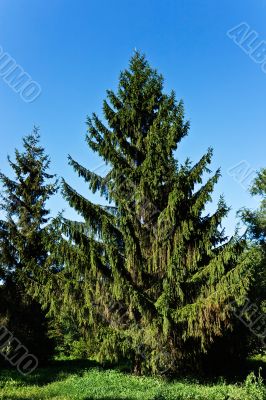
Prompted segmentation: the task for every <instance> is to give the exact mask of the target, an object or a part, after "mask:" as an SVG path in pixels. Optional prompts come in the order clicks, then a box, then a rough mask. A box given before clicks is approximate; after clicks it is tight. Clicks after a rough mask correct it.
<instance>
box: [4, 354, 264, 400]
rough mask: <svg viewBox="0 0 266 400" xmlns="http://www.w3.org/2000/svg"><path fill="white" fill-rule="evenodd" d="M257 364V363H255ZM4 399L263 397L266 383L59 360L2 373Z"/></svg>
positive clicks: (233, 399) (222, 399)
mask: <svg viewBox="0 0 266 400" xmlns="http://www.w3.org/2000/svg"><path fill="white" fill-rule="evenodd" d="M254 365H255V364H254ZM0 399H3V400H37V399H38V400H44V399H55V400H70V399H71V400H75V399H76V400H96V399H97V400H114V399H117V400H264V399H266V391H265V386H264V385H263V383H262V381H261V380H260V379H257V378H255V377H254V375H252V374H250V375H249V376H248V378H247V379H246V380H244V381H243V382H242V383H230V384H227V383H225V382H224V381H222V380H220V382H218V383H215V384H214V383H213V384H210V383H209V384H203V383H198V382H196V381H193V380H184V379H183V380H177V381H173V382H167V381H165V380H163V379H159V378H153V377H145V378H144V377H136V376H133V375H130V374H128V373H123V372H120V371H118V370H114V369H109V370H106V369H103V368H100V367H98V366H97V365H96V363H93V362H90V361H83V362H80V361H79V362H77V361H57V362H55V363H54V364H53V365H52V366H50V367H49V368H39V369H38V370H37V371H36V372H35V373H32V374H31V375H29V376H26V377H24V376H21V375H19V374H18V373H17V372H16V371H14V370H2V371H1V373H0Z"/></svg>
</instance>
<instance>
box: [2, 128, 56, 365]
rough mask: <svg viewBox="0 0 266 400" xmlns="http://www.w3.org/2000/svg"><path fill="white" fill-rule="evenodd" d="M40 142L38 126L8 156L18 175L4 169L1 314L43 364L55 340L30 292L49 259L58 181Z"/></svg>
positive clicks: (3, 319)
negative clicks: (50, 223)
mask: <svg viewBox="0 0 266 400" xmlns="http://www.w3.org/2000/svg"><path fill="white" fill-rule="evenodd" d="M39 140H40V137H39V133H38V130H37V129H36V128H35V129H34V131H33V133H32V134H31V135H29V136H26V137H25V138H24V139H23V151H22V152H19V151H18V150H16V151H15V161H14V162H13V161H12V160H11V159H10V158H9V157H8V162H9V165H10V167H11V169H12V170H13V173H14V175H15V177H14V179H11V178H9V177H7V176H6V175H4V174H3V173H0V181H1V183H2V192H1V204H0V208H1V210H2V212H3V214H4V219H2V220H0V271H1V279H2V284H1V287H0V298H1V312H0V318H1V320H2V321H1V322H2V323H3V324H4V325H5V326H7V328H8V329H9V330H10V331H11V332H12V334H13V335H14V336H16V337H17V338H18V339H19V340H20V341H21V342H22V343H23V345H24V346H26V347H27V348H28V349H29V351H30V352H32V353H33V354H34V355H35V356H37V358H38V359H39V362H42V361H44V360H46V359H47V358H48V357H49V356H50V355H51V351H52V342H51V341H50V340H49V339H48V337H47V322H46V320H45V315H44V312H43V311H42V310H41V307H40V305H39V304H38V303H37V302H36V301H35V300H33V299H32V297H31V296H30V295H29V290H30V288H31V286H32V282H33V283H35V282H36V280H37V276H38V271H39V270H40V269H41V268H42V267H43V265H44V263H45V260H46V258H47V250H46V242H47V223H48V221H49V210H47V209H46V208H45V203H46V201H47V200H48V199H49V198H50V196H52V195H53V194H54V193H55V192H56V190H57V185H56V183H50V182H51V180H52V179H53V178H54V175H50V174H48V173H47V172H46V171H47V169H48V168H49V164H50V161H49V158H48V156H47V155H45V154H44V149H43V148H42V147H41V146H40V145H39ZM46 181H49V183H46Z"/></svg>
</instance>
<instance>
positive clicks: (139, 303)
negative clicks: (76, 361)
mask: <svg viewBox="0 0 266 400" xmlns="http://www.w3.org/2000/svg"><path fill="white" fill-rule="evenodd" d="M103 113H104V117H105V123H103V122H102V121H101V120H100V119H99V118H98V116H97V115H96V114H92V117H90V118H88V121H87V126H88V134H87V137H86V140H87V143H88V145H89V147H90V149H92V150H93V151H94V152H96V153H97V154H98V155H99V156H100V157H101V158H102V159H103V160H104V162H105V163H106V164H107V165H108V166H109V168H110V170H109V172H108V173H107V174H106V176H100V175H98V174H96V173H95V172H93V171H90V170H88V169H86V168H85V167H84V166H82V165H80V164H79V163H78V161H76V160H74V159H73V158H71V157H69V163H70V165H71V166H72V167H73V168H74V170H75V171H76V172H77V174H78V175H79V176H81V177H82V178H83V179H84V180H85V182H86V184H87V185H88V187H89V189H90V190H91V191H92V192H93V193H95V192H99V193H100V194H101V195H102V197H103V199H105V200H107V201H108V202H109V205H104V201H103V203H102V204H101V205H100V204H94V203H93V202H92V201H90V200H89V199H86V198H85V197H83V196H82V195H80V194H79V193H78V192H77V191H76V190H74V188H73V187H71V186H70V185H69V184H68V183H67V182H65V181H63V194H64V197H65V199H66V200H67V201H68V202H69V204H70V206H71V207H73V208H74V209H75V210H76V211H77V212H78V213H79V214H80V215H81V216H82V217H83V221H82V222H78V221H70V220H67V219H64V218H63V219H62V220H61V223H62V231H63V233H64V235H65V236H64V238H63V239H62V241H61V243H60V245H59V246H58V248H57V262H58V263H59V264H61V265H64V268H63V269H62V270H61V272H59V273H58V274H56V279H55V278H54V281H56V282H57V283H56V284H55V287H56V285H59V286H60V283H61V284H62V288H61V293H62V294H63V296H62V297H61V300H60V301H61V303H60V304H61V306H63V305H64V306H65V307H69V310H71V312H73V313H74V312H75V315H76V317H77V319H78V320H79V322H80V325H81V326H82V327H83V328H84V329H85V331H86V329H87V333H88V335H89V336H90V337H93V338H94V340H95V338H97V345H96V344H95V350H97V354H98V356H99V357H100V358H101V359H113V360H117V359H119V357H125V358H127V359H131V360H132V362H133V365H134V369H135V371H136V372H137V373H142V372H145V371H153V372H157V373H158V372H162V373H166V372H167V373H171V372H176V371H178V370H179V369H181V368H184V367H185V366H186V367H191V368H194V367H196V366H199V363H200V359H201V355H203V354H208V351H209V349H210V348H211V347H212V346H213V345H214V344H215V341H216V339H217V338H220V337H222V335H223V334H224V332H225V331H228V330H230V327H231V326H232V324H231V322H232V319H233V318H234V317H233V316H232V310H231V307H230V302H232V301H236V302H237V303H241V301H243V299H244V297H245V294H246V291H247V290H248V286H249V271H247V270H246V268H245V262H244V261H242V262H240V261H239V255H240V254H241V253H242V249H243V243H242V241H241V240H240V239H239V238H237V237H232V238H231V239H230V240H228V239H227V238H226V237H225V235H224V232H223V230H222V228H221V221H222V219H223V218H224V217H225V216H226V215H227V213H228V208H227V206H226V205H225V202H224V200H223V198H221V199H220V201H219V204H218V207H217V210H216V211H215V212H214V213H213V214H208V213H207V212H206V210H205V207H206V204H207V203H208V202H209V201H211V196H212V192H213V189H214V186H215V184H216V182H217V181H218V179H219V176H220V171H219V170H218V171H216V172H215V173H214V174H213V175H210V176H209V178H208V179H206V181H204V177H205V176H208V174H210V173H211V172H210V170H209V168H208V167H209V164H210V163H211V158H212V149H209V150H208V151H207V153H206V154H205V155H203V156H202V158H201V159H200V160H199V161H198V162H197V163H196V164H194V165H193V164H192V163H191V161H190V160H186V162H185V163H184V164H180V163H179V162H178V160H177V159H176V158H175V154H176V150H178V146H179V143H180V142H181V140H182V139H183V138H184V137H185V136H186V135H187V134H188V131H189V123H188V122H185V120H184V107H183V103H182V101H179V102H178V101H177V100H176V98H175V94H174V92H172V93H170V94H165V93H164V92H163V78H162V76H161V75H159V74H158V73H157V71H156V70H154V69H152V68H151V67H150V65H149V64H148V62H147V60H146V59H145V57H144V56H143V55H141V54H139V53H138V52H136V53H135V54H134V56H133V57H132V59H131V60H130V65H129V69H127V70H125V71H123V72H122V73H121V75H120V79H119V84H118V90H117V92H116V93H115V92H114V91H111V90H108V91H107V100H105V101H104V102H103ZM66 237H67V238H66ZM64 282H65V283H64ZM52 286H53V285H52V284H50V291H49V290H48V291H47V299H48V296H50V295H51V294H52V293H54V294H55V296H56V297H59V293H60V292H59V289H58V290H55V289H53V290H51V287H52ZM59 286H58V287H59ZM53 301H55V300H53ZM86 327H87V328H86Z"/></svg>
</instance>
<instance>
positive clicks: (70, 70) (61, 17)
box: [0, 0, 266, 233]
mask: <svg viewBox="0 0 266 400" xmlns="http://www.w3.org/2000/svg"><path fill="white" fill-rule="evenodd" d="M265 20H266V2H265V1H262V0H249V1H248V0H241V1H240V0H238V1H232V0H223V1H220V2H218V1H213V0H205V1H203V0H182V1H181V0H154V1H152V0H131V1H129V0H113V1H111V0H104V1H103V0H98V1H96V0H93V1H89V0H88V1H81V0H75V1H74V0H72V1H68V0H64V1H63V0H53V1H52V0H47V1H37V0H19V1H18V0H1V2H0V21H1V24H0V45H1V46H2V48H3V49H4V50H5V51H6V52H8V53H9V54H10V55H11V56H12V57H13V58H14V59H15V60H16V62H17V64H19V65H21V66H22V67H23V68H24V70H25V71H26V72H27V73H29V74H30V75H31V76H32V78H33V79H34V80H36V81H37V82H38V83H39V84H40V85H41V87H42V93H41V95H40V97H39V98H38V99H36V101H34V102H33V103H24V102H23V101H22V99H21V98H20V96H19V95H18V94H16V93H14V92H13V91H12V89H11V88H10V87H8V85H7V84H6V83H5V82H4V81H3V80H2V79H1V78H0V144H1V146H0V167H1V169H2V171H3V172H5V173H8V171H9V169H8V167H7V162H6V155H7V154H10V155H12V154H13V151H14V147H20V143H21V138H22V136H23V135H25V134H27V133H29V132H30V131H31V129H32V127H33V125H34V124H35V125H38V126H40V129H41V135H42V143H43V144H44V146H45V147H46V149H47V152H48V153H49V154H50V156H51V159H52V170H53V171H54V172H56V173H57V174H58V175H59V176H64V177H65V178H66V180H67V181H69V182H70V183H71V184H72V185H73V186H74V187H76V188H77V189H78V190H79V191H81V192H82V193H84V194H85V193H86V188H85V185H84V183H83V181H82V180H79V179H78V178H77V177H76V176H75V174H74V173H73V172H72V170H71V167H69V166H68V165H67V154H68V153H70V154H71V155H72V156H73V157H74V158H76V159H77V160H78V161H79V162H81V163H83V164H84V165H86V166H87V167H89V168H91V169H94V168H95V167H97V165H99V160H98V159H97V158H96V156H95V155H94V154H92V152H90V150H89V149H88V148H87V146H86V144H85V142H84V136H85V132H86V126H85V120H86V116H87V115H89V114H91V113H92V112H93V111H96V112H98V113H100V112H101V105H102V100H103V99H104V97H105V90H106V89H108V88H113V89H115V87H116V84H117V79H118V75H119V72H120V70H121V69H124V68H125V67H126V66H127V63H128V60H129V58H130V56H131V55H132V53H133V50H134V48H137V49H138V50H141V51H142V52H144V53H145V54H146V56H147V58H148V59H149V61H150V63H151V64H152V66H154V67H156V68H157V69H158V70H159V71H160V72H161V73H162V74H163V75H164V77H165V90H166V91H170V90H171V89H174V90H175V92H176V95H177V97H178V98H183V99H184V102H185V109H186V116H187V118H188V119H189V120H190V121H191V132H190V135H189V137H188V138H186V139H185V140H184V141H183V144H182V146H181V148H180V152H179V154H178V157H180V158H181V159H184V158H185V157H187V156H189V157H190V158H191V159H192V160H193V161H197V160H198V159H199V158H200V157H201V155H202V154H203V153H204V152H205V151H206V149H207V148H208V147H209V146H213V147H214V159H213V165H212V168H213V170H214V169H216V168H217V167H218V166H221V168H222V174H223V176H222V178H221V180H220V183H219V184H218V185H217V187H216V192H215V193H216V194H215V199H216V200H217V198H218V195H219V194H221V193H223V194H224V195H225V199H226V201H227V203H228V205H230V206H231V207H232V211H231V213H230V215H229V218H228V220H227V221H225V226H226V228H227V232H228V233H232V232H233V230H234V227H235V223H236V220H235V212H236V210H238V209H239V208H241V207H242V206H245V205H246V206H250V207H254V206H255V205H256V201H255V200H252V199H251V198H250V196H249V194H248V193H247V192H246V191H245V189H244V188H243V187H242V186H241V185H240V184H239V183H237V182H236V181H235V180H234V179H233V178H232V177H231V176H229V175H228V173H227V170H228V169H229V168H230V167H232V166H234V165H235V164H237V163H239V162H240V161H241V160H246V162H247V163H248V164H249V165H250V167H251V168H253V169H259V168H261V167H263V166H264V167H265V166H266V162H265V148H266V135H265V130H266V74H265V73H263V72H262V71H261V68H260V66H259V65H258V64H256V63H255V62H253V61H252V60H251V59H250V58H249V57H248V55H247V54H245V53H244V52H243V51H242V50H241V49H240V48H239V47H238V46H237V45H236V44H235V43H234V42H233V41H232V40H230V39H229V38H228V36H227V35H226V32H227V31H228V29H230V28H232V27H234V26H236V25H237V24H239V23H241V22H243V21H245V22H247V23H248V24H249V25H250V27H251V28H252V29H253V30H255V31H257V32H258V33H259V37H260V39H261V40H266V24H265ZM51 206H52V207H53V209H54V210H59V209H62V208H66V209H67V206H66V204H65V203H64V201H63V200H62V199H60V197H59V196H58V197H57V198H56V199H54V200H53V201H52V203H51ZM67 215H69V216H72V215H73V213H72V212H71V211H69V210H67Z"/></svg>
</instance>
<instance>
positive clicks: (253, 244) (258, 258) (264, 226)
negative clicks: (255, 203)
mask: <svg viewBox="0 0 266 400" xmlns="http://www.w3.org/2000/svg"><path fill="white" fill-rule="evenodd" d="M250 192H251V194H252V195H253V196H259V197H260V198H261V202H260V205H259V207H258V209H256V210H249V209H242V210H241V211H240V215H241V217H242V220H243V221H244V223H245V224H246V225H247V228H248V229H247V237H248V239H249V253H248V257H249V260H250V265H251V267H252V269H253V270H254V273H253V275H254V279H253V282H252V288H251V290H250V294H249V301H250V302H251V303H253V305H254V307H255V308H256V309H257V312H256V314H255V315H256V316H258V317H259V316H260V318H258V323H257V326H255V327H254V328H255V330H256V329H257V331H258V332H259V333H261V334H262V336H263V335H264V343H265V341H266V338H265V336H266V326H265V321H266V318H265V313H266V169H265V168H264V169H262V170H261V171H259V172H258V174H257V177H256V179H255V181H254V182H253V185H252V187H251V188H250ZM249 313H252V307H250V312H249ZM249 313H247V318H249V319H250V320H251V321H252V320H253V321H254V319H255V317H254V310H253V316H252V315H249ZM263 314H264V317H263ZM258 325H260V327H258ZM257 339H258V340H257V343H256V341H255V337H254V333H253V337H252V336H251V338H250V342H251V349H250V352H252V351H253V352H254V351H255V352H257V353H258V352H259V351H260V350H262V347H264V352H265V344H264V346H262V342H261V336H260V335H259V334H258V335H257Z"/></svg>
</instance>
